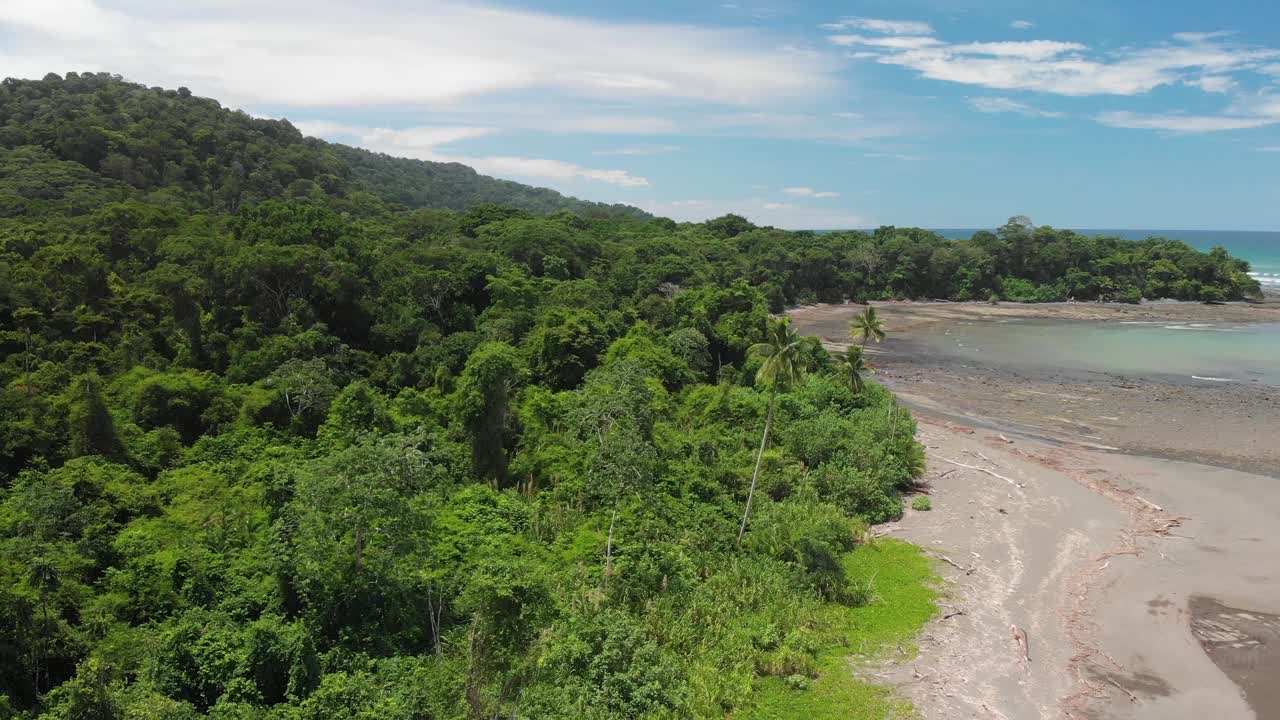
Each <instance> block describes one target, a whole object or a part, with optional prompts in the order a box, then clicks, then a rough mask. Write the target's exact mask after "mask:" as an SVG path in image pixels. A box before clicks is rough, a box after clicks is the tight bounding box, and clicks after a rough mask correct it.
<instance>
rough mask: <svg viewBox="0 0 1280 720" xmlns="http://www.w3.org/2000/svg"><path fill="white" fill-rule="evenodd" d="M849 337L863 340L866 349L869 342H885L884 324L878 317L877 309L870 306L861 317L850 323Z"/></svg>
mask: <svg viewBox="0 0 1280 720" xmlns="http://www.w3.org/2000/svg"><path fill="white" fill-rule="evenodd" d="M849 337H851V338H853V339H854V340H857V339H858V338H862V347H864V348H865V347H866V346H867V341H868V340H875V341H876V342H880V341H881V340H884V324H883V323H881V322H880V318H878V317H876V309H875V308H873V307H871V306H870V305H868V306H867V309H866V310H863V311H862V314H861V315H859V316H857V317H855V318H854V319H852V320H850V321H849Z"/></svg>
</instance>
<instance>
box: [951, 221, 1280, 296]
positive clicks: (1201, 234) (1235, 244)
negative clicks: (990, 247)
mask: <svg viewBox="0 0 1280 720" xmlns="http://www.w3.org/2000/svg"><path fill="white" fill-rule="evenodd" d="M934 232H936V233H938V234H939V235H942V236H943V237H947V238H956V239H963V240H967V239H969V238H970V237H973V234H974V233H975V232H978V231H977V230H975V229H972V228H939V229H935V230H934ZM1076 232H1078V233H1080V234H1081V235H1105V236H1109V237H1119V238H1124V239H1126V240H1142V239H1145V238H1149V237H1166V238H1171V239H1174V240H1182V241H1183V242H1185V243H1187V244H1188V245H1190V246H1191V247H1193V248H1195V249H1197V250H1210V249H1212V248H1213V247H1215V246H1218V245H1221V246H1222V247H1224V248H1226V249H1227V252H1229V253H1231V255H1232V256H1233V257H1238V258H1241V259H1242V260H1248V261H1249V266H1250V272H1249V274H1250V275H1253V276H1254V277H1255V278H1257V279H1258V282H1260V283H1262V284H1263V285H1265V286H1268V287H1272V288H1277V289H1280V232H1249V231H1243V230H1083V229H1081V230H1076Z"/></svg>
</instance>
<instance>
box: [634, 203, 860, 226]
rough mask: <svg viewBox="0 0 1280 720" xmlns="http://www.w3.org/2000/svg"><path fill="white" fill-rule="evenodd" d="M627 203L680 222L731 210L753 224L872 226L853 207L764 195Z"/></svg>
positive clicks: (701, 219) (725, 213)
mask: <svg viewBox="0 0 1280 720" xmlns="http://www.w3.org/2000/svg"><path fill="white" fill-rule="evenodd" d="M631 204H633V205H635V206H636V207H639V208H642V209H644V210H647V211H649V212H651V213H653V214H655V215H660V216H663V217H669V218H672V219H673V220H678V221H681V222H701V221H703V220H708V219H710V218H715V217H720V216H721V215H727V214H729V213H733V214H735V215H742V216H743V217H745V218H747V219H748V220H750V221H751V222H754V223H756V224H757V225H772V226H774V227H780V228H787V229H791V230H834V229H844V228H866V227H874V226H875V223H874V222H872V221H871V219H869V218H868V217H867V216H865V215H863V214H862V213H860V212H858V211H856V210H850V209H846V208H832V207H806V206H803V205H797V204H795V203H786V202H776V201H773V200H768V199H765V198H743V199H737V200H675V201H672V202H648V203H645V202H640V203H635V202H632V203H631Z"/></svg>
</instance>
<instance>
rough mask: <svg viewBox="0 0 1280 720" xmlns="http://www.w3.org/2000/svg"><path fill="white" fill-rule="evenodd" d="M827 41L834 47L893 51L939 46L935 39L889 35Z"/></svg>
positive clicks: (835, 38) (847, 37) (834, 38)
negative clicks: (877, 48) (865, 46)
mask: <svg viewBox="0 0 1280 720" xmlns="http://www.w3.org/2000/svg"><path fill="white" fill-rule="evenodd" d="M827 39H828V40H830V41H831V42H833V43H835V44H836V45H844V46H846V47H848V46H850V45H867V46H870V47H883V48H893V49H895V50H911V49H915V48H924V47H930V46H933V45H941V44H942V41H941V40H938V39H937V38H932V37H927V36H921V35H891V36H889V37H867V36H866V35H831V36H828V37H827Z"/></svg>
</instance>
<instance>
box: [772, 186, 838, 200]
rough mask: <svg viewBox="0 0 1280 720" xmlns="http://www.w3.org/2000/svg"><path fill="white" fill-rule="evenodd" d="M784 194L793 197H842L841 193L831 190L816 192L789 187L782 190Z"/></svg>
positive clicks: (807, 188)
mask: <svg viewBox="0 0 1280 720" xmlns="http://www.w3.org/2000/svg"><path fill="white" fill-rule="evenodd" d="M782 192H783V193H784V194H786V195H791V196H793V197H811V198H835V197H840V193H838V192H832V191H830V190H814V189H813V188H811V187H788V188H782Z"/></svg>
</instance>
